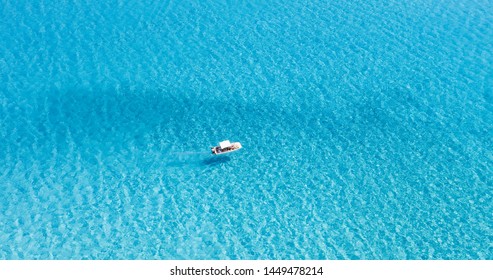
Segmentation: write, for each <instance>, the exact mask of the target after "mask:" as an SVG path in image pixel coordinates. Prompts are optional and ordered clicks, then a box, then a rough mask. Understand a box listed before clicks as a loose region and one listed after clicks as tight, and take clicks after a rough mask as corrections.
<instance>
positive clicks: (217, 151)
mask: <svg viewBox="0 0 493 280" xmlns="http://www.w3.org/2000/svg"><path fill="white" fill-rule="evenodd" d="M241 148H243V147H242V146H241V144H240V142H235V143H232V144H231V146H230V147H226V148H223V149H221V147H220V146H215V147H211V152H212V154H214V155H223V154H229V153H232V152H236V151H238V150H240V149H241Z"/></svg>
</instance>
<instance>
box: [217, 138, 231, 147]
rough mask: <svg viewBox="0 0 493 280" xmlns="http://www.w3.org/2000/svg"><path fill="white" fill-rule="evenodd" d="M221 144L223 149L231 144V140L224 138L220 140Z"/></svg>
mask: <svg viewBox="0 0 493 280" xmlns="http://www.w3.org/2000/svg"><path fill="white" fill-rule="evenodd" d="M219 146H220V147H221V149H224V148H227V147H229V146H231V142H229V140H224V141H222V142H219Z"/></svg>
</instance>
